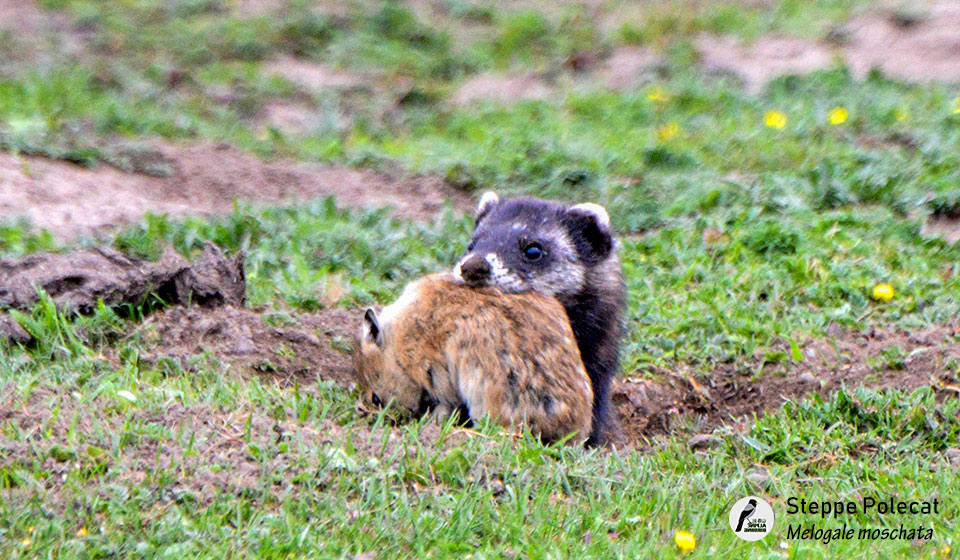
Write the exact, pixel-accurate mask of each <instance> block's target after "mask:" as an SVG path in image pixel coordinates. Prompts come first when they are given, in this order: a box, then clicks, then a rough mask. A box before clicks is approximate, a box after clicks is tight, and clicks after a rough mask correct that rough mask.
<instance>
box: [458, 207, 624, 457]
mask: <svg viewBox="0 0 960 560" xmlns="http://www.w3.org/2000/svg"><path fill="white" fill-rule="evenodd" d="M454 276H456V277H457V278H458V279H460V280H462V281H463V282H464V283H466V284H468V285H470V286H474V287H478V286H496V287H498V288H500V289H501V290H503V291H504V292H509V293H522V292H538V293H541V294H544V295H547V296H552V297H555V298H557V299H558V300H559V301H560V303H561V304H563V307H564V309H565V310H566V312H567V316H568V317H569V320H570V325H571V327H572V328H573V333H574V335H575V336H576V339H577V345H578V346H579V349H580V355H581V356H582V358H583V363H584V366H585V367H586V370H587V373H588V374H589V376H590V381H591V385H592V388H593V407H592V408H593V431H592V433H591V435H590V439H589V440H588V441H587V444H588V445H600V444H605V443H607V442H609V441H610V440H611V439H612V438H613V437H614V434H615V432H616V431H617V423H616V420H615V418H614V416H613V414H612V411H611V408H612V406H611V404H610V383H611V381H612V379H613V378H614V377H615V376H616V375H617V372H618V370H619V367H620V364H619V361H620V338H621V336H622V331H623V326H622V321H623V313H624V311H625V309H626V287H625V285H624V283H623V273H622V271H621V267H620V256H619V246H618V243H617V241H616V240H615V239H614V237H613V233H612V230H611V228H610V218H609V216H608V215H607V212H606V210H605V209H604V208H603V207H602V206H600V205H597V204H590V203H588V204H577V205H573V206H567V205H564V204H560V203H557V202H550V201H546V200H539V199H535V198H517V199H510V200H502V201H501V200H500V198H499V197H498V196H497V195H496V193H493V192H487V193H485V194H484V195H483V197H482V198H481V200H480V204H479V205H478V207H477V214H476V225H475V229H474V233H473V237H472V240H471V242H470V245H469V246H468V248H467V253H466V254H465V255H464V256H463V257H462V258H461V259H460V261H459V262H458V263H457V265H456V266H455V267H454Z"/></svg>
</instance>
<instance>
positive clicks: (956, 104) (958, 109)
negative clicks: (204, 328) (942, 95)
mask: <svg viewBox="0 0 960 560" xmlns="http://www.w3.org/2000/svg"><path fill="white" fill-rule="evenodd" d="M953 114H954V115H957V114H960V97H958V98H956V99H954V100H953Z"/></svg>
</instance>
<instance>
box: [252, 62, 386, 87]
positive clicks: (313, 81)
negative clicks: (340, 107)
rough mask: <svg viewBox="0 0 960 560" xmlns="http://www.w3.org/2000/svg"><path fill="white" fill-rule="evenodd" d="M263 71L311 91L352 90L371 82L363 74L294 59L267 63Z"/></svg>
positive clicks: (264, 64)
mask: <svg viewBox="0 0 960 560" xmlns="http://www.w3.org/2000/svg"><path fill="white" fill-rule="evenodd" d="M262 69H263V72H264V74H266V75H268V76H279V77H281V78H283V79H285V80H287V81H288V82H290V83H292V84H296V85H298V86H300V87H302V88H304V89H307V90H310V91H322V90H343V89H351V88H357V87H362V86H364V85H365V84H367V83H368V82H369V78H367V77H366V76H363V75H361V74H357V73H353V72H346V71H342V70H335V69H333V68H330V67H329V66H326V65H324V64H319V63H316V62H310V61H308V60H303V59H299V58H293V57H285V58H279V59H276V60H271V61H268V62H265V63H263V66H262Z"/></svg>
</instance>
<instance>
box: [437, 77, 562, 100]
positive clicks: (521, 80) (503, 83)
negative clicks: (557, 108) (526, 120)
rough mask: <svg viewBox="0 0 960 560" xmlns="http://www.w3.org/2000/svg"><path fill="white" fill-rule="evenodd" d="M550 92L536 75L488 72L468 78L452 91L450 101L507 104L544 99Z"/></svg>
mask: <svg viewBox="0 0 960 560" xmlns="http://www.w3.org/2000/svg"><path fill="white" fill-rule="evenodd" d="M550 92H551V88H550V87H549V86H548V85H547V84H545V83H544V82H543V81H542V80H541V79H540V78H537V77H536V76H532V75H512V76H505V75H499V74H492V73H488V74H481V75H479V76H475V77H474V78H472V79H470V80H468V81H467V82H466V83H464V84H463V85H462V86H460V87H459V88H458V89H457V91H456V92H454V94H453V96H452V97H451V98H450V101H451V103H453V104H454V105H467V104H470V103H473V102H476V101H492V102H496V103H503V104H509V103H516V102H517V101H529V100H534V99H545V98H546V97H547V96H549V95H550Z"/></svg>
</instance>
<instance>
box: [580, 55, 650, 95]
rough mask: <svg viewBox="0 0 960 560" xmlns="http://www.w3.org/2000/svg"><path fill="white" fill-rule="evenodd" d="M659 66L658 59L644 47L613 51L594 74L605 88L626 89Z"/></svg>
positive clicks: (633, 85) (635, 84)
mask: <svg viewBox="0 0 960 560" xmlns="http://www.w3.org/2000/svg"><path fill="white" fill-rule="evenodd" d="M658 64H660V57H659V56H657V55H656V54H655V53H654V52H653V51H651V50H650V49H647V48H644V47H622V48H619V49H615V50H614V51H613V53H611V55H610V57H609V58H607V59H606V60H604V61H603V64H602V65H601V66H600V68H599V69H598V70H597V72H596V78H594V79H599V80H600V82H601V83H602V84H603V85H604V86H605V87H607V88H610V89H618V90H619V89H628V88H631V87H635V86H637V85H638V83H637V82H638V80H639V79H640V78H642V77H643V76H644V75H645V74H647V73H649V71H650V70H652V69H654V68H655V67H656V66H657V65H658Z"/></svg>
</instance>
